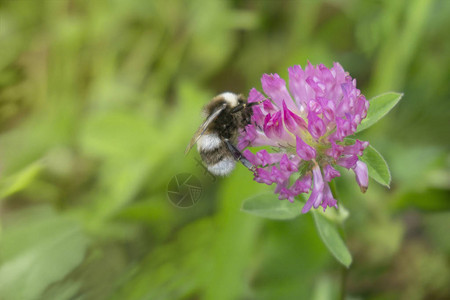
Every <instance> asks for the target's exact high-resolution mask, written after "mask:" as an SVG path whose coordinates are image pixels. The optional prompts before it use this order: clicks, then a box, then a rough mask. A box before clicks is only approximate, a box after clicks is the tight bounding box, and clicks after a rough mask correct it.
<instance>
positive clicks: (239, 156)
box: [224, 139, 256, 172]
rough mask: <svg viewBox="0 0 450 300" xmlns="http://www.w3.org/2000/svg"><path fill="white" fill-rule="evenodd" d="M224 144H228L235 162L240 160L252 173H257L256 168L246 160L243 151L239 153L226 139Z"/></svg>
mask: <svg viewBox="0 0 450 300" xmlns="http://www.w3.org/2000/svg"><path fill="white" fill-rule="evenodd" d="M224 142H225V144H227V148H228V151H230V153H231V154H232V155H233V157H234V159H235V160H239V161H240V162H241V163H242V164H243V165H244V166H245V167H246V168H247V169H249V170H250V171H252V172H255V171H256V167H255V166H254V165H253V164H252V163H251V162H250V161H249V160H248V159H246V158H245V157H244V156H243V155H242V153H241V151H239V150H238V149H237V148H236V147H235V146H234V145H233V144H232V143H231V142H230V141H229V140H228V139H224Z"/></svg>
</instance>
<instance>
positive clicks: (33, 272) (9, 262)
mask: <svg viewBox="0 0 450 300" xmlns="http://www.w3.org/2000/svg"><path fill="white" fill-rule="evenodd" d="M88 242H89V241H88V238H87V237H86V236H85V235H84V234H83V232H82V229H81V227H80V226H79V225H78V223H76V222H75V221H73V220H71V219H70V218H68V217H64V216H56V215H52V214H50V215H48V214H47V215H43V216H42V218H38V219H37V220H29V219H28V220H27V222H23V223H22V224H20V225H18V226H13V228H6V229H5V230H4V232H3V236H2V243H1V245H0V262H1V264H0V295H2V299H36V298H37V297H38V296H39V295H40V294H41V293H42V292H44V291H45V289H46V288H47V287H49V286H50V285H51V284H54V283H56V282H58V281H60V280H62V279H63V278H64V277H65V276H67V274H69V273H70V272H71V271H72V270H74V269H75V268H76V267H77V266H78V265H79V264H80V263H81V262H82V261H83V258H84V255H85V251H86V249H87V246H88Z"/></svg>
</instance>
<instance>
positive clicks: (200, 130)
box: [184, 103, 227, 155]
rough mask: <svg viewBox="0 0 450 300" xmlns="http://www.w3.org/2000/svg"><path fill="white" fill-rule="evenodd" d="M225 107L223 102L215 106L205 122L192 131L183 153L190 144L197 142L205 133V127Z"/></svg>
mask: <svg viewBox="0 0 450 300" xmlns="http://www.w3.org/2000/svg"><path fill="white" fill-rule="evenodd" d="M226 107H227V105H226V104H225V103H224V104H223V105H222V106H219V107H218V108H216V110H215V111H214V112H213V113H212V114H211V115H210V116H209V117H208V118H207V119H206V121H205V122H203V124H202V125H200V127H199V128H198V129H197V131H196V132H195V133H194V136H193V137H192V139H191V141H190V142H189V145H188V146H187V147H186V150H185V151H184V154H185V155H186V154H187V153H188V152H189V151H190V150H191V148H192V146H194V145H195V143H197V141H198V139H199V138H200V137H201V136H202V135H203V133H205V131H206V129H208V126H209V125H210V124H211V122H212V121H214V120H215V119H216V118H217V117H218V116H219V114H220V113H221V112H222V111H223V110H224V109H225V108H226Z"/></svg>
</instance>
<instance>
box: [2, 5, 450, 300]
mask: <svg viewBox="0 0 450 300" xmlns="http://www.w3.org/2000/svg"><path fill="white" fill-rule="evenodd" d="M449 13H450V2H449V1H441V0H414V1H411V2H407V1H358V2H345V1H342V2H337V1H331V2H330V1H283V2H280V1H244V2H242V1H222V0H211V1H202V0H194V1H182V0H173V1H143V0H138V1H104V0H96V1H84V0H74V1H69V0H61V1H40V2H38V1H3V2H2V3H1V5H0V43H1V49H2V55H0V196H1V199H0V229H1V230H0V299H2V300H3V299H5V300H10V299H24V300H28V299H244V298H245V299H313V298H314V299H321V298H337V297H338V294H339V291H338V290H339V289H340V286H341V284H340V282H341V279H340V274H338V273H336V272H335V268H336V266H337V265H338V264H336V263H335V262H334V261H333V259H332V257H331V255H329V254H328V252H327V248H330V247H332V249H334V250H332V251H331V252H332V253H334V255H335V256H337V257H338V259H339V258H340V259H339V260H340V261H342V262H343V263H344V264H347V265H348V264H349V263H350V262H349V256H346V254H345V253H346V252H345V250H343V249H342V248H340V249H335V247H336V245H342V240H341V238H340V237H339V235H338V233H339V230H338V229H337V228H341V227H342V228H343V229H345V231H346V240H347V241H348V247H349V250H350V252H351V253H352V255H353V259H354V261H355V262H354V263H353V264H352V267H351V269H349V271H348V274H349V275H348V280H347V282H348V284H347V286H346V288H347V290H348V293H347V294H348V295H351V297H364V298H368V299H375V298H377V299H381V298H386V297H391V298H400V297H401V296H402V295H406V296H405V297H406V298H408V299H410V298H412V297H417V298H442V299H445V298H449V295H450V292H449V290H448V285H446V283H447V282H449V281H450V277H449V276H450V275H449V273H448V271H447V270H446V269H445V261H446V255H447V254H448V248H449V247H448V238H447V239H446V238H445V237H446V235H445V230H444V228H446V225H447V223H446V222H447V217H448V216H447V211H448V209H449V208H450V207H449V204H448V199H449V196H450V195H449V190H450V187H449V185H448V182H450V181H449V180H448V174H449V170H450V165H449V160H448V157H449V154H448V147H449V146H450V139H449V138H448V126H445V124H447V123H448V112H449V111H450V106H449V105H450V102H449V101H448V92H449V90H448V70H449V65H450V58H449V56H448V53H449V52H450V40H449V39H448V38H446V37H447V35H448V28H449V27H450V21H449V18H448V15H449ZM308 60H309V61H311V62H312V63H313V64H317V63H324V64H326V65H327V66H331V64H332V62H333V61H338V62H340V63H341V64H342V65H343V67H344V68H345V70H346V71H348V72H349V73H350V74H351V76H352V77H354V78H356V79H357V82H358V88H359V89H360V90H361V92H362V93H363V94H364V95H366V96H367V97H368V98H369V97H372V96H373V95H377V94H379V93H382V92H384V91H390V90H396V91H402V92H404V93H405V99H403V101H402V103H401V106H399V107H398V108H396V109H392V108H393V107H394V106H395V105H396V103H398V101H399V99H400V96H401V95H400V94H396V93H389V94H385V95H384V96H380V97H375V98H373V99H372V100H370V101H371V106H370V110H369V115H368V117H367V119H366V120H365V121H364V123H363V125H362V127H360V128H359V129H360V131H361V132H359V133H358V138H361V139H362V140H368V141H370V143H371V145H376V146H377V149H378V150H380V153H383V156H384V157H386V160H387V161H388V162H389V166H390V171H391V174H392V182H390V181H391V179H390V175H389V169H387V165H386V164H385V163H384V159H383V158H382V157H381V156H380V155H379V154H378V151H376V150H374V149H373V148H370V147H369V148H368V149H367V150H366V152H365V155H364V157H363V158H362V159H363V160H365V161H366V163H367V165H368V168H369V174H370V176H371V177H372V178H373V179H374V180H377V181H378V182H380V183H381V184H384V185H391V186H392V189H391V190H388V189H386V188H384V187H382V186H377V185H371V187H370V188H369V189H368V191H367V193H366V194H364V195H362V194H361V193H360V191H359V189H358V188H357V186H356V184H355V182H354V175H353V174H347V173H343V174H342V177H340V178H336V183H337V189H336V190H337V193H338V195H337V197H338V199H339V202H340V203H339V204H340V205H339V210H338V211H333V210H327V212H326V213H325V214H323V213H322V212H321V211H315V212H314V213H313V214H314V216H312V215H311V214H306V215H302V216H299V217H297V218H295V219H292V220H290V221H286V222H280V221H277V220H267V219H261V218H256V217H254V216H252V215H249V214H247V213H243V212H242V211H241V210H240V208H241V207H242V206H243V205H244V210H249V208H250V207H251V208H252V211H253V212H254V213H255V212H258V214H264V215H265V216H267V214H268V213H269V211H268V210H267V205H269V207H270V206H272V205H275V206H277V210H276V211H277V214H276V216H274V215H271V216H272V217H276V218H281V217H282V218H285V217H287V216H295V215H296V214H298V213H299V210H300V209H301V203H300V202H295V203H293V204H291V203H287V202H286V201H279V200H278V199H276V198H275V197H274V196H273V194H271V195H270V196H271V198H270V200H271V201H269V199H268V198H265V197H262V198H257V197H256V196H255V195H263V194H262V193H264V192H265V191H267V188H266V187H265V186H263V185H262V184H258V183H256V182H254V181H252V176H251V174H249V173H248V172H247V170H246V169H245V168H243V167H242V166H240V165H237V167H236V170H235V172H233V174H232V175H230V177H229V178H215V179H214V178H211V177H210V176H209V175H208V174H204V170H203V169H202V167H201V166H199V165H197V162H196V161H195V159H196V158H197V159H198V158H199V157H198V154H197V153H196V151H191V153H189V155H188V156H186V157H185V156H184V155H183V151H184V149H185V146H186V144H187V143H188V141H189V139H190V138H191V135H192V134H193V132H195V130H196V128H197V127H198V125H199V124H200V123H201V118H202V117H201V115H200V110H201V107H202V106H203V105H204V104H205V103H206V102H207V101H208V99H210V98H211V97H213V96H214V95H216V94H218V93H219V92H222V91H227V90H229V91H234V92H240V93H243V94H246V93H248V91H249V89H250V88H252V87H256V88H260V77H261V75H262V73H273V72H278V73H279V74H280V75H281V76H282V77H283V78H287V77H286V74H287V70H286V69H287V67H289V66H292V65H295V64H301V65H302V66H304V65H305V64H306V63H307V61H308ZM391 109H392V110H391ZM390 110H391V111H390ZM388 111H390V113H389V114H387V115H386V116H385V117H383V116H384V115H385V114H386V113H387V112H388ZM381 117H383V119H382V122H379V123H378V125H377V126H371V127H370V128H369V126H370V125H372V124H373V123H374V122H375V121H377V120H379V119H380V118H381ZM362 129H367V130H364V131H362ZM185 172H188V173H192V174H194V175H195V176H196V177H198V178H199V180H200V181H201V183H202V188H203V197H202V198H201V199H200V201H199V202H198V203H197V204H196V205H195V206H193V207H191V208H186V209H179V208H177V207H174V206H173V205H172V203H170V202H169V201H168V199H167V185H168V182H169V181H170V180H171V178H172V177H173V176H174V175H176V174H178V173H185ZM266 195H267V194H266ZM252 197H255V198H252ZM246 199H253V200H248V201H247V202H245V203H244V201H245V200H246ZM243 203H244V204H243ZM258 205H259V206H258ZM344 205H345V208H346V209H343V207H344ZM255 208H257V210H255ZM272 208H273V207H272ZM270 214H273V211H272V212H270ZM344 221H345V222H344ZM315 223H316V224H315ZM316 225H317V228H318V229H319V231H318V232H319V234H318V232H317V230H316ZM324 233H325V234H326V235H325V236H326V238H325V239H324V243H323V242H322V241H321V239H323V237H324ZM324 244H325V245H326V246H324ZM336 253H337V254H336ZM417 274H420V276H417ZM403 279H404V280H403ZM385 282H391V283H392V285H390V286H386V287H385V288H384V289H379V286H380V285H382V284H383V283H385Z"/></svg>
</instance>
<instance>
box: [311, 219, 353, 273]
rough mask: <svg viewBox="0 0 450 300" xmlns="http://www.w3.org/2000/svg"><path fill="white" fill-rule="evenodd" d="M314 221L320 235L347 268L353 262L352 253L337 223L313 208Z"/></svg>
mask: <svg viewBox="0 0 450 300" xmlns="http://www.w3.org/2000/svg"><path fill="white" fill-rule="evenodd" d="M312 214H313V216H314V222H315V224H316V228H317V231H318V232H319V236H320V238H321V239H322V241H323V243H324V244H325V246H326V247H327V248H328V250H329V251H330V252H331V254H332V255H333V256H334V257H335V258H336V259H337V260H338V261H339V262H340V263H341V264H343V265H344V266H346V267H347V268H348V267H349V266H350V264H351V263H352V255H351V254H350V251H348V249H347V246H346V245H345V243H344V241H343V240H342V238H341V236H340V235H339V232H338V230H337V226H336V224H334V223H332V222H331V221H330V220H328V219H327V218H326V217H325V216H324V215H322V214H320V213H319V212H317V211H315V210H313V211H312Z"/></svg>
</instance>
